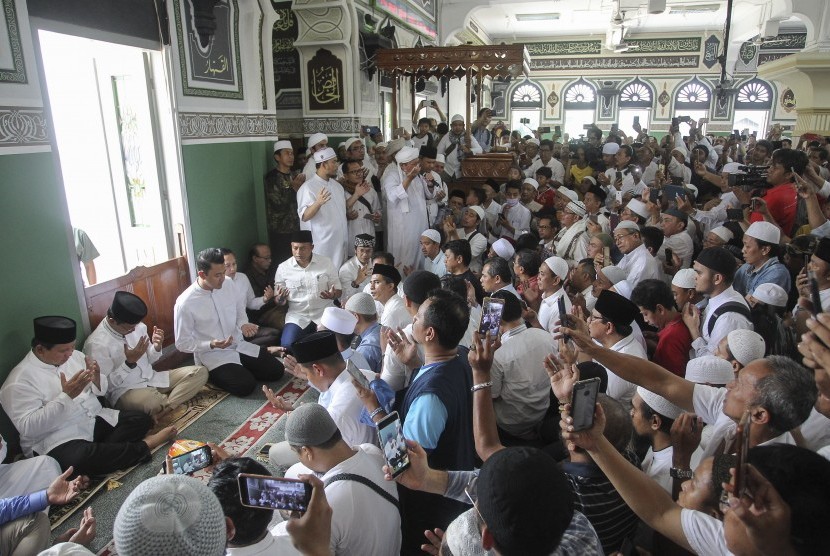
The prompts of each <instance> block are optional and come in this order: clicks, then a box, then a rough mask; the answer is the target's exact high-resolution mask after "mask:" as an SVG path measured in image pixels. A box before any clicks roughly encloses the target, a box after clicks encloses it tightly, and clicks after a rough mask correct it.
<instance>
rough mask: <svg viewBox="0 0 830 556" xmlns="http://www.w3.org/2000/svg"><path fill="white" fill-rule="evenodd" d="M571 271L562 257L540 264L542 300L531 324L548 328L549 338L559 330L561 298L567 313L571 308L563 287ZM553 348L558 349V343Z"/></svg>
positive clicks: (551, 258)
mask: <svg viewBox="0 0 830 556" xmlns="http://www.w3.org/2000/svg"><path fill="white" fill-rule="evenodd" d="M569 271H570V270H569V268H568V263H567V261H565V259H563V258H562V257H557V256H553V257H548V258H547V259H545V260H544V261H543V262H542V264H541V265H539V274H538V287H539V292H540V293H541V302H540V304H539V313H538V316H537V317H536V318H535V319H532V320H531V322H530V324H531V325H532V326H534V327H536V328H542V329H543V330H546V331H547V332H548V334H549V336H548V338H549V340H550V338H551V337H552V336H553V335H554V334H556V332H557V331H558V330H559V327H558V326H557V325H556V322H557V321H559V320H561V315H560V313H559V299H562V300H563V302H564V304H565V312H566V313H567V312H568V311H570V310H571V300H570V298H569V297H568V294H567V292H566V291H565V288H564V287H563V285H564V283H565V280H566V279H567V278H568V272H569ZM553 348H554V349H555V350H557V351H558V348H557V347H556V344H554V345H553Z"/></svg>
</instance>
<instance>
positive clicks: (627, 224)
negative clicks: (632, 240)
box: [614, 220, 640, 232]
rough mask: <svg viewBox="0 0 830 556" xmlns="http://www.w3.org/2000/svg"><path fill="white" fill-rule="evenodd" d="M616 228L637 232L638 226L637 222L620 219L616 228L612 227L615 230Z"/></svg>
mask: <svg viewBox="0 0 830 556" xmlns="http://www.w3.org/2000/svg"><path fill="white" fill-rule="evenodd" d="M617 230H631V231H634V232H639V231H640V227H639V226H638V225H637V224H635V223H634V222H632V221H631V220H620V223H619V224H617V227H616V228H614V231H615V232H616V231H617Z"/></svg>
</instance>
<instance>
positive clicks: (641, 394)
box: [631, 386, 683, 494]
mask: <svg viewBox="0 0 830 556" xmlns="http://www.w3.org/2000/svg"><path fill="white" fill-rule="evenodd" d="M681 413H683V410H682V409H680V408H679V407H677V406H676V405H674V404H673V403H671V402H670V401H668V400H666V398H664V397H662V396H658V395H657V394H655V393H654V392H650V391H648V390H646V389H645V388H643V387H642V386H638V387H637V393H636V394H634V398H632V400H631V422H632V424H633V425H634V433H635V434H636V435H637V436H639V437H641V438H643V439H647V440H648V451H647V452H646V455H645V457H643V461H642V463H641V464H640V469H642V470H643V473H645V474H646V475H648V476H649V477H651V478H652V479H654V480H655V481H657V482H658V483H659V484H660V486H661V487H663V489H665V491H666V492H668V493H669V494H672V487H673V486H674V479H672V476H671V474H670V473H669V471H670V470H671V467H672V454H673V452H674V450H673V449H672V440H671V428H672V424H674V420H675V419H677V418H678V417H680V414H681Z"/></svg>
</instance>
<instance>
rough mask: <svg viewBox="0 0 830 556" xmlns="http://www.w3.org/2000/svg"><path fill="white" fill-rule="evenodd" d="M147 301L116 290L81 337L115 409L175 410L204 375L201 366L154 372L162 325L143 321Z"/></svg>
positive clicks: (202, 381) (159, 412)
mask: <svg viewBox="0 0 830 556" xmlns="http://www.w3.org/2000/svg"><path fill="white" fill-rule="evenodd" d="M145 316H147V305H146V304H145V303H144V301H143V300H142V299H141V298H140V297H138V296H137V295H135V294H133V293H130V292H125V291H117V292H115V297H114V298H113V300H112V305H110V308H109V310H108V311H107V316H106V317H104V320H102V321H101V323H100V324H99V325H98V326H97V327H96V328H95V330H94V331H93V332H92V334H90V335H89V337H87V339H86V341H85V342H84V353H86V354H87V355H88V356H90V357H92V358H93V359H95V360H96V361H98V365H99V366H100V367H101V372H102V373H103V374H105V375H106V376H107V382H108V383H109V388H108V389H107V401H108V402H109V403H110V404H111V405H112V406H113V407H115V408H116V409H131V410H135V411H142V412H144V413H147V414H148V415H155V416H156V420H158V418H159V416H160V415H162V414H163V413H165V412H168V411H172V410H173V409H176V408H177V407H179V406H180V405H181V404H183V403H184V402H186V401H187V400H189V399H190V398H192V397H193V396H195V395H196V394H197V393H198V392H199V390H201V388H202V386H204V385H205V383H206V382H207V380H208V370H207V368H206V367H203V366H202V365H191V366H187V367H180V368H178V369H173V370H171V371H156V370H155V369H153V367H152V365H153V363H155V362H156V361H158V360H159V358H160V357H161V348H162V344H163V342H164V330H162V329H160V328H158V327H155V326H154V327H153V335H152V337H149V336H148V334H147V325H145V324H144V323H143V322H141V320H142V319H143V318H144V317H145Z"/></svg>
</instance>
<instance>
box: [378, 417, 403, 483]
mask: <svg viewBox="0 0 830 556" xmlns="http://www.w3.org/2000/svg"><path fill="white" fill-rule="evenodd" d="M378 439H379V440H380V447H381V449H382V450H383V457H384V458H386V463H387V465H389V468H390V469H391V470H392V476H393V477H397V476H398V475H400V474H401V473H403V472H404V471H405V470H406V469H407V468H408V467H409V452H407V451H406V442H405V441H404V439H403V427H402V426H401V420H400V418H399V417H398V412H397V411H393V412H392V413H390V414H389V415H387V416H386V417H384V418H383V420H382V421H380V422H379V423H378Z"/></svg>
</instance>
